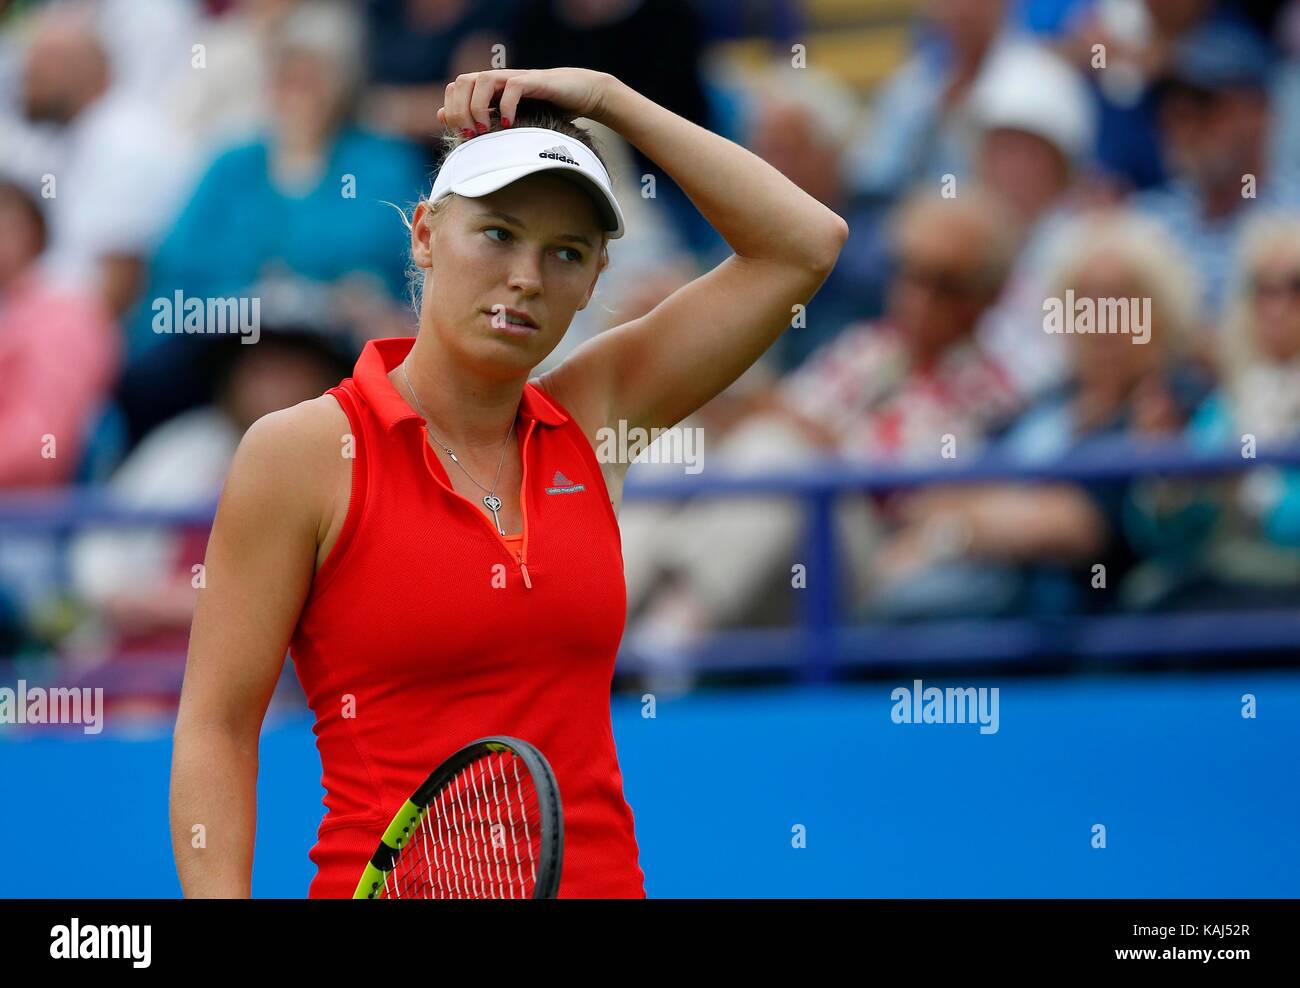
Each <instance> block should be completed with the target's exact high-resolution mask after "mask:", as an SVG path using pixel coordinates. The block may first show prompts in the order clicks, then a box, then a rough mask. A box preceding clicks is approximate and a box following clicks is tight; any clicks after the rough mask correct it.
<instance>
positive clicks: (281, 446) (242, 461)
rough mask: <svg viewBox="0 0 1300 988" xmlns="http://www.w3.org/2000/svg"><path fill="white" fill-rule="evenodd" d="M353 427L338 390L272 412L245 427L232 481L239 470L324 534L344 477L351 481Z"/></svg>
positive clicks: (265, 493) (265, 495)
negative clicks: (347, 450)
mask: <svg viewBox="0 0 1300 988" xmlns="http://www.w3.org/2000/svg"><path fill="white" fill-rule="evenodd" d="M350 432H351V426H350V424H349V422H348V417H347V414H346V413H345V412H344V411H343V408H342V407H341V406H340V405H339V403H338V401H337V400H336V399H335V398H334V397H333V396H332V395H320V396H319V397H316V398H311V399H308V400H307V401H302V402H299V403H298V404H296V405H291V406H289V407H288V408H282V409H279V410H278V411H274V412H270V413H268V414H266V415H263V416H262V417H261V418H259V419H258V420H257V421H256V422H254V423H253V424H252V425H251V426H249V428H248V431H247V432H245V433H244V436H243V438H242V439H241V440H240V443H239V449H238V451H237V452H236V453H235V462H234V464H233V465H232V467H231V480H230V481H228V484H230V483H233V482H235V475H236V473H237V472H238V473H239V474H240V475H241V477H242V480H241V482H242V483H251V484H254V485H256V487H257V488H258V489H259V491H260V494H261V497H262V499H263V501H264V503H265V502H266V501H271V502H273V503H274V504H276V505H277V507H278V508H280V509H281V511H282V512H283V511H288V512H290V513H291V515H292V517H293V518H295V519H296V520H298V521H301V522H303V523H304V524H310V526H311V527H312V528H313V529H315V530H316V531H317V533H318V536H319V535H323V533H324V532H325V531H326V530H327V529H328V528H329V526H330V521H331V518H332V514H333V511H334V507H335V504H336V502H337V497H336V491H337V489H338V486H339V483H340V482H342V483H343V484H344V485H345V486H346V484H347V483H348V477H349V476H350V473H349V469H350V462H351V461H350V459H349V458H348V457H346V456H345V455H343V450H344V444H345V443H346V442H347V441H348V439H349V434H350ZM280 517H281V520H283V519H284V515H283V514H281V515H280ZM318 541H319V537H318Z"/></svg>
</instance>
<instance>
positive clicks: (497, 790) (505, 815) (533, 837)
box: [383, 752, 542, 899]
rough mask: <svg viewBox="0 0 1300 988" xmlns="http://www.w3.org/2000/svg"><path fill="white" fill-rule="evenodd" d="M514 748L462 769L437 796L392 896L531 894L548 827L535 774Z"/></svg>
mask: <svg viewBox="0 0 1300 988" xmlns="http://www.w3.org/2000/svg"><path fill="white" fill-rule="evenodd" d="M519 762H520V759H519V758H517V757H516V756H515V755H514V754H513V753H510V752H493V753H491V754H489V755H487V756H485V757H483V758H479V759H476V760H475V761H473V762H471V763H470V764H469V765H467V766H466V767H465V768H464V769H462V770H461V771H460V772H459V773H458V774H457V775H456V776H455V777H453V778H452V779H451V781H450V782H449V783H448V784H447V785H445V786H443V788H442V789H441V790H439V792H438V793H437V794H436V795H435V797H434V798H433V799H432V800H430V802H429V805H428V806H427V807H426V808H425V809H424V812H423V814H422V815H421V817H420V819H419V821H418V824H417V826H416V827H415V828H413V830H412V832H411V833H410V834H409V835H408V836H407V839H406V841H405V842H404V844H403V846H402V848H401V850H400V853H399V854H398V856H397V860H396V861H395V862H394V864H393V869H392V871H390V872H389V873H388V875H387V876H385V879H384V887H383V894H384V896H385V897H387V898H419V899H518V898H531V897H532V895H533V891H534V889H535V888H536V885H537V863H538V859H539V857H540V852H541V848H540V836H541V832H542V828H541V820H540V807H539V804H538V800H537V794H536V791H535V790H534V788H533V784H532V776H531V775H530V773H529V772H528V771H527V769H526V768H523V770H521V766H520V764H519Z"/></svg>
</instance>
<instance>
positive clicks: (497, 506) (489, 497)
mask: <svg viewBox="0 0 1300 988" xmlns="http://www.w3.org/2000/svg"><path fill="white" fill-rule="evenodd" d="M399 366H400V367H401V368H402V379H403V380H404V381H405V382H406V390H407V391H409V392H411V397H412V398H413V399H414V400H415V407H416V408H418V409H419V410H420V415H421V417H422V418H423V419H424V428H425V431H426V432H428V433H429V438H430V439H432V440H433V441H434V442H435V443H437V444H438V446H439V447H441V448H442V451H443V452H444V453H446V454H447V455H448V456H450V457H451V462H452V463H454V464H456V466H458V467H460V469H461V471H462V472H463V473H464V474H465V476H466V477H469V479H470V482H471V483H472V484H473V485H474V486H475V487H477V488H478V489H479V490H481V491H487V493H486V494H485V495H484V496H483V499H482V500H483V503H484V504H485V505H486V506H487V509H488V510H489V511H491V512H492V520H493V521H495V522H496V525H497V534H499V535H505V534H506V530H505V529H504V528H502V527H501V516H500V514H498V512H500V510H501V498H499V497H497V482H498V481H500V480H501V467H502V466H503V465H504V464H505V462H506V447H507V446H509V445H510V433H512V432H514V431H515V420H514V419H511V420H510V429H509V431H507V432H506V438H505V442H503V443H502V444H501V459H500V460H498V461H497V475H496V477H494V478H493V480H492V488H491V490H488V488H486V487H484V486H483V485H482V484H480V483H479V482H478V481H477V480H475V479H474V478H473V476H471V475H470V472H469V471H468V470H466V469H465V464H463V463H461V462H460V460H459V459H458V458H457V456H456V451H455V450H453V449H452V448H451V447H450V446H448V445H447V444H446V443H444V442H443V441H442V440H441V439H439V438H438V437H437V436H435V435H434V434H433V429H432V428H431V427H430V426H429V413H428V412H426V411H425V410H424V406H423V405H422V404H420V398H419V396H418V395H417V394H416V393H415V388H413V387H411V377H410V375H409V374H407V373H406V361H405V360H403V361H402V362H401V364H400V365H399ZM518 415H519V413H518V412H516V413H515V417H516V418H517V417H518Z"/></svg>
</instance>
